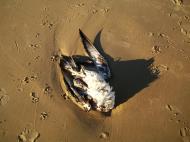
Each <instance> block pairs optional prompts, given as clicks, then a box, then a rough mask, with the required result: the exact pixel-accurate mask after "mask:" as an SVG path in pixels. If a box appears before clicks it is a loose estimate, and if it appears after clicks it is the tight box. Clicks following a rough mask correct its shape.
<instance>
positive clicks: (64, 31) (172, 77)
mask: <svg viewBox="0 0 190 142" xmlns="http://www.w3.org/2000/svg"><path fill="white" fill-rule="evenodd" d="M79 28H80V29H81V30H82V31H83V32H84V33H85V34H86V35H87V36H88V37H89V38H90V39H91V40H92V41H93V43H94V45H95V46H96V47H97V48H98V49H99V50H100V52H101V53H102V54H103V55H104V56H105V58H106V59H107V60H108V62H109V65H110V68H111V72H112V75H113V77H112V79H111V84H112V85H113V88H114V90H115V92H116V94H115V95H116V105H115V108H114V109H113V110H112V111H111V112H110V113H109V114H102V113H99V112H94V111H91V112H84V111H82V110H81V109H80V108H78V107H77V106H76V105H75V104H73V103H72V102H71V101H70V100H66V99H64V97H62V95H63V94H64V92H63V91H62V89H61V87H60V83H59V81H58V79H57V77H58V74H57V73H56V68H55V64H56V61H54V58H53V57H54V55H55V54H56V52H57V49H60V50H61V51H62V52H63V53H64V54H65V55H74V54H78V55H84V53H85V52H84V49H83V47H82V43H81V41H80V37H79V33H78V30H79ZM189 103H190V1H189V0H165V1H163V0H154V1H153V0H144V1H142V0H118V1H116V0H79V1H76V0H57V1H50V0H25V1H24V0H0V142H14V141H18V142H99V141H102V142H103V141H106V142H190V107H189Z"/></svg>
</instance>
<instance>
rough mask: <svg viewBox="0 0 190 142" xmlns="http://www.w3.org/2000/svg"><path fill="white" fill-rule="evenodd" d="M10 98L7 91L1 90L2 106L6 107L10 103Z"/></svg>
mask: <svg viewBox="0 0 190 142" xmlns="http://www.w3.org/2000/svg"><path fill="white" fill-rule="evenodd" d="M9 99H10V97H9V96H8V95H7V92H6V90H5V89H3V88H0V106H4V105H6V104H7V103H8V102H9Z"/></svg>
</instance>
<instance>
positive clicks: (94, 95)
mask: <svg viewBox="0 0 190 142" xmlns="http://www.w3.org/2000/svg"><path fill="white" fill-rule="evenodd" d="M79 34H80V37H81V40H82V43H83V46H84V49H85V51H86V53H87V55H88V56H78V55H73V56H65V55H63V54H62V53H61V55H60V59H59V68H60V71H61V77H60V79H61V80H62V81H61V83H62V88H63V90H64V91H65V92H66V95H67V96H69V98H70V99H71V100H72V101H73V102H74V103H75V104H77V105H78V106H79V107H80V108H82V109H84V110H86V111H89V110H91V109H95V110H98V111H101V112H108V111H110V110H111V109H113V108H114V104H115V92H114V91H113V89H112V87H111V86H110V84H109V82H108V81H107V80H108V79H109V78H110V77H111V73H110V69H109V66H108V63H107V61H106V60H105V58H104V57H103V56H102V55H101V54H100V53H99V52H98V50H97V49H96V48H95V46H94V45H93V44H92V42H91V41H90V40H89V39H88V38H87V36H86V35H85V34H84V33H83V32H82V31H81V30H80V29H79Z"/></svg>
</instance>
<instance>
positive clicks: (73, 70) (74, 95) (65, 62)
mask: <svg viewBox="0 0 190 142" xmlns="http://www.w3.org/2000/svg"><path fill="white" fill-rule="evenodd" d="M59 65H60V68H61V71H62V72H63V74H64V75H63V78H64V82H65V84H66V87H67V89H68V90H67V91H69V95H68V96H69V98H70V99H71V100H72V101H73V102H74V103H76V104H77V105H78V106H80V107H83V109H84V110H87V111H89V110H90V109H91V105H90V104H89V102H88V100H87V99H85V98H84V95H83V94H82V92H79V91H78V90H77V88H76V87H75V85H74V82H73V80H74V79H75V77H77V75H78V74H77V68H78V67H77V65H76V64H75V62H74V60H73V59H71V58H70V57H67V56H62V58H61V59H60V64H59ZM73 74H75V75H76V76H75V75H74V76H73ZM79 75H80V74H79Z"/></svg>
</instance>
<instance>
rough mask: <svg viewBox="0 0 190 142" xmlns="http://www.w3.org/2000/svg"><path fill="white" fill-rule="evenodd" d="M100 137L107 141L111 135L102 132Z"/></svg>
mask: <svg viewBox="0 0 190 142" xmlns="http://www.w3.org/2000/svg"><path fill="white" fill-rule="evenodd" d="M99 137H100V138H101V139H107V138H108V137H109V133H108V132H102V133H101V134H100V136H99Z"/></svg>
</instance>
